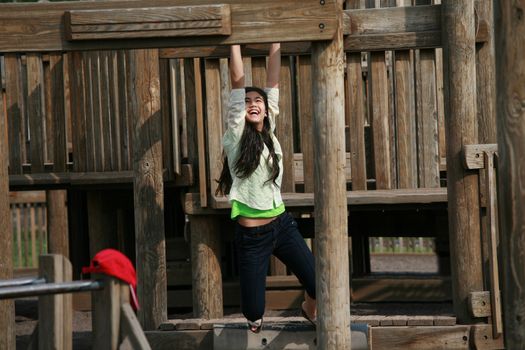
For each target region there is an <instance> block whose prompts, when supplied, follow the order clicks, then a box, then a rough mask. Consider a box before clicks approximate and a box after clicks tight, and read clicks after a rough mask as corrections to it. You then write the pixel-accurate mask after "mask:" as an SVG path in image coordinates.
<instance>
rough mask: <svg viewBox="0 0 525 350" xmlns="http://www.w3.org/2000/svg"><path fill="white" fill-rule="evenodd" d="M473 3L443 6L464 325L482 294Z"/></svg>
mask: <svg viewBox="0 0 525 350" xmlns="http://www.w3.org/2000/svg"><path fill="white" fill-rule="evenodd" d="M474 17H475V16H474V3H473V2H472V1H470V0H445V1H443V5H442V18H443V27H445V28H447V29H448V30H446V31H444V35H443V40H444V41H443V44H444V52H443V62H444V71H445V74H444V88H445V112H446V114H445V116H446V137H447V177H448V181H447V183H448V203H449V210H448V213H449V232H450V256H451V259H452V260H451V266H452V279H453V288H452V290H453V293H454V311H455V313H456V316H457V317H458V319H459V321H460V322H461V323H469V322H471V321H473V319H472V316H471V315H470V313H469V311H468V305H467V299H468V296H469V294H470V292H473V291H479V290H483V276H482V262H481V240H480V232H481V231H480V230H481V228H480V217H479V211H480V209H479V187H478V174H477V173H476V172H472V171H467V170H465V169H464V168H463V164H462V159H461V150H462V148H463V145H464V144H469V143H476V140H477V130H476V129H477V120H476V95H475V89H474V88H473V87H474V86H475V82H476V57H475V56H476V49H475V27H474V25H475V24H474Z"/></svg>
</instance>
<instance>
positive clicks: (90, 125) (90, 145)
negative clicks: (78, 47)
mask: <svg viewBox="0 0 525 350" xmlns="http://www.w3.org/2000/svg"><path fill="white" fill-rule="evenodd" d="M82 56H83V66H84V79H86V81H85V87H86V90H85V96H84V106H85V118H86V129H85V130H84V131H83V132H85V133H86V136H85V138H86V170H92V171H94V170H96V169H97V164H96V147H97V145H96V141H95V134H96V132H97V130H96V128H95V118H96V117H97V116H98V114H96V112H95V111H96V108H97V106H96V105H95V104H94V101H93V85H94V84H96V83H98V81H95V80H94V77H93V64H94V63H93V61H94V60H95V61H96V59H97V53H96V52H82Z"/></svg>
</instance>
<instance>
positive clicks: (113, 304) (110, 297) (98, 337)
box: [91, 275, 122, 350]
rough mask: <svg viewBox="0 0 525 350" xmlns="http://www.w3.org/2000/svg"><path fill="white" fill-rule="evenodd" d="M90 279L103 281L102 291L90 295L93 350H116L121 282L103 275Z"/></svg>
mask: <svg viewBox="0 0 525 350" xmlns="http://www.w3.org/2000/svg"><path fill="white" fill-rule="evenodd" d="M92 278H93V279H102V280H104V289H102V290H100V291H94V292H92V293H91V304H92V310H93V317H92V320H91V322H92V327H93V349H108V350H116V349H117V347H118V345H119V332H120V306H121V301H120V295H121V284H122V282H120V281H118V280H116V279H114V278H111V277H108V276H105V275H93V276H92Z"/></svg>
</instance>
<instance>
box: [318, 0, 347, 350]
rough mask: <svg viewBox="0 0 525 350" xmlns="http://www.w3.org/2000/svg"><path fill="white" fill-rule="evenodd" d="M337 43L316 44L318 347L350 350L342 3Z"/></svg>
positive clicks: (339, 4) (334, 37)
mask: <svg viewBox="0 0 525 350" xmlns="http://www.w3.org/2000/svg"><path fill="white" fill-rule="evenodd" d="M337 3H338V4H337V5H338V7H337V9H336V11H337V14H338V15H339V16H338V18H339V22H338V24H337V29H336V33H335V35H334V36H333V39H332V41H328V42H316V43H313V44H312V82H313V84H312V95H313V106H314V109H313V111H314V113H313V130H314V131H313V142H314V159H315V165H314V193H315V197H314V200H315V210H316V221H315V231H316V237H317V239H316V259H315V265H316V266H315V272H316V291H317V292H316V293H317V295H316V298H317V307H318V317H317V346H318V347H319V348H320V349H330V348H337V349H341V350H349V349H351V337H350V288H349V286H350V282H349V271H348V270H349V263H348V233H347V230H346V228H347V215H348V213H347V208H346V199H345V195H344V194H345V192H346V180H345V173H344V165H345V134H344V130H345V120H344V112H345V102H344V93H343V92H344V91H345V90H344V89H345V87H344V66H343V62H344V52H343V21H342V5H343V4H342V1H337Z"/></svg>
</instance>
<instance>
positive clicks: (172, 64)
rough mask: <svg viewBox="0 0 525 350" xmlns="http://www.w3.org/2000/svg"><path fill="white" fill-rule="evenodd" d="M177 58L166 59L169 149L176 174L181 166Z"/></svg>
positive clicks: (178, 68) (179, 96) (180, 97)
mask: <svg viewBox="0 0 525 350" xmlns="http://www.w3.org/2000/svg"><path fill="white" fill-rule="evenodd" d="M178 62H179V61H178V60H177V59H170V60H169V61H168V64H169V66H168V69H169V93H170V95H169V102H170V105H171V107H170V109H169V111H170V118H171V139H172V142H173V144H172V148H171V150H170V152H171V154H172V155H173V169H172V170H173V171H174V172H175V174H176V175H179V174H180V167H181V144H180V143H181V137H180V127H179V125H180V123H179V119H180V118H181V104H182V103H181V101H182V96H181V89H180V67H179V64H178Z"/></svg>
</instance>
